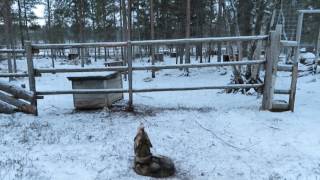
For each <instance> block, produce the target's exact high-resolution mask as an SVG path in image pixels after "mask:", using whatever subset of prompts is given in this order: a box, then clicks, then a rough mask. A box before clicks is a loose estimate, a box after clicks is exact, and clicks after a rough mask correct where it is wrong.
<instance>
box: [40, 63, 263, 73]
mask: <svg viewBox="0 0 320 180" xmlns="http://www.w3.org/2000/svg"><path fill="white" fill-rule="evenodd" d="M265 62H266V61H265V60H250V61H234V62H221V63H201V64H175V65H154V66H134V67H132V70H133V71H144V70H161V69H179V68H205V67H222V66H235V65H254V64H264V63H265ZM127 70H128V66H114V67H105V68H74V69H71V68H70V69H35V71H36V74H43V73H73V72H104V71H120V72H121V71H127Z"/></svg>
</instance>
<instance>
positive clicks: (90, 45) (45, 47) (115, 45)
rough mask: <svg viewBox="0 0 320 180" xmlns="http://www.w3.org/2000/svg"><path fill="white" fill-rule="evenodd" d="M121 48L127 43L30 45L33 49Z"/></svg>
mask: <svg viewBox="0 0 320 180" xmlns="http://www.w3.org/2000/svg"><path fill="white" fill-rule="evenodd" d="M123 46H127V42H97V43H70V44H32V48H34V49H72V48H94V47H123Z"/></svg>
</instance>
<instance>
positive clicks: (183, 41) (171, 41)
mask: <svg viewBox="0 0 320 180" xmlns="http://www.w3.org/2000/svg"><path fill="white" fill-rule="evenodd" d="M268 37H269V36H268V35H259V36H237V37H209V38H188V39H169V40H145V41H131V44H132V46H144V45H152V44H153V45H164V44H187V43H201V42H203V43H209V42H237V41H256V40H267V39H268ZM128 40H130V39H129V37H128ZM127 45H128V42H97V43H70V44H33V45H32V48H35V49H71V48H85V47H86V48H93V47H121V46H127Z"/></svg>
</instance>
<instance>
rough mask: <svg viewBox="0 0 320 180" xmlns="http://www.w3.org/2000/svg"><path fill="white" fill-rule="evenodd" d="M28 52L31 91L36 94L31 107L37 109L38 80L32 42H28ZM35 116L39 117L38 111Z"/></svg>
mask: <svg viewBox="0 0 320 180" xmlns="http://www.w3.org/2000/svg"><path fill="white" fill-rule="evenodd" d="M25 45H26V52H27V65H28V75H29V89H30V91H32V92H33V93H34V96H33V99H32V100H31V105H32V106H34V107H36V109H37V98H36V96H35V95H36V78H35V71H34V65H33V59H32V47H31V41H26V44H25ZM35 115H38V111H37V110H36V113H35Z"/></svg>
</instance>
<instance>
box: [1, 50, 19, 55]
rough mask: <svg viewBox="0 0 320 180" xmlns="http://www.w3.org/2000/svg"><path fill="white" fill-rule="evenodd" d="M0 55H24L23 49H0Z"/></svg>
mask: <svg viewBox="0 0 320 180" xmlns="http://www.w3.org/2000/svg"><path fill="white" fill-rule="evenodd" d="M0 53H16V54H17V53H21V54H23V53H25V50H24V49H0Z"/></svg>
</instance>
